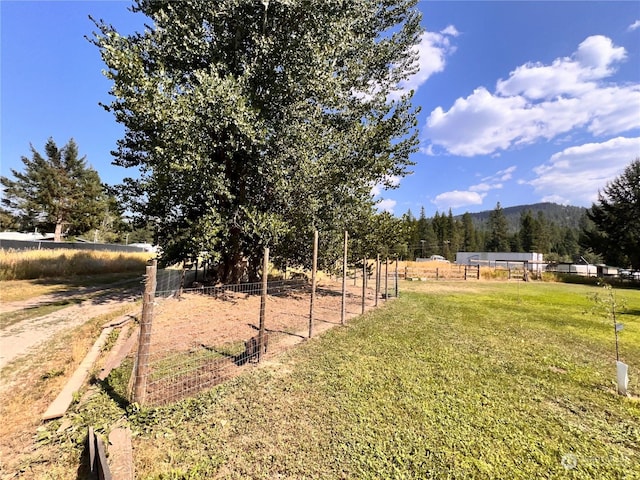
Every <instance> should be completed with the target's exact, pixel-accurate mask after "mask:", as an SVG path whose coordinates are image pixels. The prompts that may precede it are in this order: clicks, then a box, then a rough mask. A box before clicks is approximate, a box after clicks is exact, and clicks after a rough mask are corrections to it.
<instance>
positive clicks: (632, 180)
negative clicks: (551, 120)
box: [581, 158, 640, 269]
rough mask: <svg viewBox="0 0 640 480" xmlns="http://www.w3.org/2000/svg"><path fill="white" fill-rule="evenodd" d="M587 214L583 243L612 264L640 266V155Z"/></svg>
mask: <svg viewBox="0 0 640 480" xmlns="http://www.w3.org/2000/svg"><path fill="white" fill-rule="evenodd" d="M587 216H588V217H589V219H590V220H591V221H592V222H593V224H592V225H589V226H587V227H585V229H584V230H583V236H582V239H581V243H582V244H583V246H585V247H588V248H591V249H592V250H593V251H594V252H596V253H599V254H600V255H602V257H603V259H604V260H605V262H607V263H608V264H610V265H617V266H621V267H631V268H633V269H640V158H636V159H635V160H634V161H632V162H631V164H629V165H628V166H627V167H626V168H625V170H624V172H623V173H622V174H621V175H620V176H619V177H617V178H616V179H614V180H613V181H612V182H610V183H609V184H607V186H606V187H604V188H603V190H602V191H601V192H599V194H598V201H597V202H596V203H594V204H593V205H592V206H591V209H590V210H589V211H588V212H587Z"/></svg>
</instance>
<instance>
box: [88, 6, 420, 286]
mask: <svg viewBox="0 0 640 480" xmlns="http://www.w3.org/2000/svg"><path fill="white" fill-rule="evenodd" d="M415 3H416V2H415V0H379V1H376V2H371V1H369V0H353V1H348V2H345V1H343V0H322V1H320V0H316V1H313V0H292V1H287V2H284V1H268V0H263V1H262V2H257V1H245V0H221V1H218V2H208V1H204V0H184V1H182V2H167V1H161V0H158V1H154V0H138V1H136V2H135V4H134V10H135V11H139V12H142V13H143V14H145V15H147V16H148V17H149V18H150V19H151V24H150V25H149V26H148V27H147V28H146V29H145V31H144V32H140V33H136V34H133V35H129V36H123V35H120V34H119V33H118V32H117V31H116V30H115V29H114V28H112V27H111V26H109V25H108V24H106V23H104V22H102V21H100V22H96V25H97V27H98V29H99V32H97V33H96V34H95V36H94V37H93V42H94V43H95V44H96V45H97V46H98V47H99V48H100V51H101V54H102V58H103V60H104V62H105V64H106V65H107V72H106V75H107V77H108V78H109V79H111V80H112V81H113V87H112V89H111V94H112V95H113V97H114V100H113V101H112V103H111V104H109V105H106V106H105V108H107V110H109V111H111V112H113V113H114V115H115V118H116V119H117V121H118V122H120V123H122V124H123V125H124V127H125V136H124V138H123V139H121V140H120V141H119V143H118V149H117V151H116V152H114V155H115V163H116V164H118V165H121V166H125V167H135V168H137V169H138V171H139V176H137V177H135V179H134V178H130V179H128V180H127V181H126V186H125V189H124V190H123V191H126V192H127V193H128V194H129V198H130V200H135V201H132V202H131V204H130V205H129V208H130V209H131V210H132V211H134V212H135V213H137V214H138V215H140V216H143V217H146V218H148V219H151V220H153V221H155V223H156V226H157V236H158V241H159V244H160V246H161V247H162V252H163V253H162V255H163V256H162V259H161V260H162V262H163V263H165V264H167V263H172V262H175V261H179V260H182V259H184V258H190V257H194V256H196V255H198V254H202V253H203V252H207V253H208V255H209V256H210V257H211V258H212V259H214V260H219V261H220V267H221V268H220V271H219V279H220V280H223V281H237V280H238V279H239V275H240V272H239V271H238V266H239V265H240V264H241V263H242V259H243V258H248V259H249V262H250V264H253V265H254V266H255V268H256V269H257V266H258V265H259V257H260V251H261V248H262V247H263V246H264V245H270V246H281V247H283V248H284V247H286V249H287V250H288V251H287V252H286V255H287V256H289V257H291V258H293V259H296V256H297V257H300V255H301V254H300V253H299V252H300V249H298V248H297V245H299V244H300V243H301V242H303V241H304V244H305V250H307V251H308V244H309V242H310V241H311V238H312V233H311V232H312V231H313V229H320V230H321V231H324V232H332V231H342V230H343V229H345V228H348V227H349V225H350V224H351V223H352V222H357V221H358V219H361V218H363V216H370V215H371V209H372V200H371V198H372V197H371V188H372V186H373V185H375V184H377V183H385V182H387V183H390V182H389V181H388V179H389V178H390V176H392V175H404V174H406V173H407V169H408V167H409V166H410V164H411V163H410V161H409V154H410V153H411V152H412V151H414V149H415V147H416V145H417V131H416V113H417V112H416V109H415V108H413V107H412V105H411V96H412V94H411V93H408V94H405V95H401V93H402V92H401V91H400V90H399V84H400V82H401V81H402V80H405V79H406V78H407V77H408V76H409V75H410V74H411V73H413V71H414V70H415V68H414V65H415V63H414V62H415V58H416V49H415V45H416V44H417V42H418V41H419V34H420V32H421V27H420V14H419V12H418V11H417V9H416V8H415ZM389 186H390V185H389ZM296 254H297V255H296Z"/></svg>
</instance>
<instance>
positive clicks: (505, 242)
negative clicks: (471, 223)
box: [486, 202, 509, 252]
mask: <svg viewBox="0 0 640 480" xmlns="http://www.w3.org/2000/svg"><path fill="white" fill-rule="evenodd" d="M488 235H489V236H488V238H487V246H486V248H487V251H489V252H508V251H509V227H508V224H507V219H506V217H505V215H504V211H503V209H502V206H501V205H500V202H498V203H497V204H496V208H495V209H493V210H492V211H491V213H490V214H489V232H488Z"/></svg>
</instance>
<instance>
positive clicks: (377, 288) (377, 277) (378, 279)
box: [375, 254, 380, 307]
mask: <svg viewBox="0 0 640 480" xmlns="http://www.w3.org/2000/svg"><path fill="white" fill-rule="evenodd" d="M378 295H380V254H378V256H377V257H376V303H375V306H376V307H377V306H378Z"/></svg>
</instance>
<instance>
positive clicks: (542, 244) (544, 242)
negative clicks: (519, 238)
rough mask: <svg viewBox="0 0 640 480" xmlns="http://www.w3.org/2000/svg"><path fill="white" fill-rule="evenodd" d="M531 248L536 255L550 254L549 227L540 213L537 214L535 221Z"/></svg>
mask: <svg viewBox="0 0 640 480" xmlns="http://www.w3.org/2000/svg"><path fill="white" fill-rule="evenodd" d="M533 247H534V249H535V251H536V252H537V253H549V252H551V226H550V225H549V223H548V222H547V219H546V218H545V216H544V213H543V212H542V211H540V212H538V216H537V218H536V219H535V234H534V240H533Z"/></svg>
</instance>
